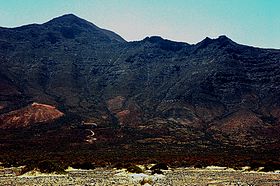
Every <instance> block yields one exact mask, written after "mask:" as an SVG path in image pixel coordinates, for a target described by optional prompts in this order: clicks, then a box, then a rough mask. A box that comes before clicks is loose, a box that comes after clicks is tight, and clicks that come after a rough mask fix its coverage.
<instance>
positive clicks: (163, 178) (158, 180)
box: [0, 168, 280, 186]
mask: <svg viewBox="0 0 280 186" xmlns="http://www.w3.org/2000/svg"><path fill="white" fill-rule="evenodd" d="M163 172H164V174H163V175H162V174H155V175H151V172H149V171H145V173H141V174H133V173H128V172H127V171H126V170H124V169H120V170H117V169H112V168H96V169H94V170H75V169H71V170H67V173H66V174H61V175H55V174H40V173H37V172H34V171H33V172H29V173H26V174H24V175H21V176H16V175H15V174H14V173H13V172H12V171H11V170H10V169H5V170H4V169H2V170H1V174H0V185H102V186H103V185H146V186H148V185H158V186H159V185H176V186H180V185H182V186H185V185H196V186H198V185H216V186H219V185H244V186H245V185H259V186H270V185H271V186H272V185H280V174H279V173H275V172H270V173H262V172H248V171H242V170H238V171H235V170H232V169H220V168H206V169H195V168H176V169H169V170H166V171H163Z"/></svg>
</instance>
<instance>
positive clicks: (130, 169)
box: [127, 165, 143, 174]
mask: <svg viewBox="0 0 280 186" xmlns="http://www.w3.org/2000/svg"><path fill="white" fill-rule="evenodd" d="M127 171H128V172H131V173H137V174H139V173H143V170H142V169H141V168H140V167H138V166H136V165H133V166H130V167H128V168H127Z"/></svg>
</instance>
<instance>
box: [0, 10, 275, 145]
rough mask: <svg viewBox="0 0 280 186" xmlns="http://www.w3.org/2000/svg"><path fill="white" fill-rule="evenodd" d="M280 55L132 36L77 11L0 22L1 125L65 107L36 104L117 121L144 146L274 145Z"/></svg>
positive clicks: (114, 124)
mask: <svg viewBox="0 0 280 186" xmlns="http://www.w3.org/2000/svg"><path fill="white" fill-rule="evenodd" d="M279 63H280V51H279V50H273V49H261V48H254V47H249V46H244V45H240V44H238V43H235V42H234V41H232V40H231V39H229V38H227V37H226V36H220V37H218V38H216V39H210V38H206V39H204V40H203V41H201V42H200V43H197V44H195V45H189V44H187V43H181V42H173V41H169V40H165V39H162V38H160V37H156V36H155V37H147V38H145V39H144V40H142V41H136V42H126V41H125V40H124V39H122V38H121V37H120V36H118V35H117V34H115V33H113V32H111V31H107V30H104V29H101V28H99V27H97V26H95V25H93V24H92V23H89V22H87V21H85V20H83V19H80V18H78V17H76V16H74V15H64V16H62V17H58V18H55V19H53V20H51V21H49V22H47V23H44V24H42V25H36V24H35V25H27V26H23V27H19V28H12V29H8V28H0V80H1V81H0V113H1V115H0V117H1V118H2V125H1V126H5V127H6V126H9V127H12V126H29V125H31V123H32V122H31V120H32V121H33V118H34V121H36V122H41V121H44V122H45V121H47V120H46V119H47V118H49V119H50V120H52V119H55V118H58V117H60V116H61V115H62V113H61V112H60V111H58V110H56V109H54V108H53V109H50V110H49V109H47V108H46V107H43V108H44V109H43V108H42V110H41V111H39V110H40V109H39V110H38V109H37V108H34V106H27V105H29V104H30V103H32V102H38V103H44V104H48V105H57V107H58V109H59V110H61V111H62V112H63V113H64V114H65V115H66V116H67V115H69V114H71V115H73V114H74V115H76V116H78V117H79V118H81V120H82V121H86V122H87V121H90V122H92V123H95V124H97V125H98V126H99V127H108V130H111V129H112V128H115V129H116V128H117V129H118V131H117V132H116V133H117V134H116V136H123V135H126V134H125V133H126V132H127V131H131V130H132V131H137V132H136V133H135V134H136V135H135V136H134V137H135V140H136V141H137V140H138V142H139V143H141V144H142V143H145V144H148V143H151V142H152V143H157V141H160V143H161V144H162V143H164V144H197V143H200V142H201V141H203V145H205V144H231V145H238V146H244V147H246V146H252V147H256V146H259V147H261V146H263V145H264V144H266V145H269V144H272V143H273V144H278V143H279V139H280V138H279V130H280V127H279V126H280V123H279V119H280V114H279V113H280V112H279V108H280V102H279V98H280V97H279V95H280V94H279V93H280V79H279V78H280V64H279ZM26 106H27V107H26ZM30 108H32V109H33V110H32V109H31V111H30ZM16 109H19V110H16ZM22 109H23V110H22ZM13 110H15V111H13ZM25 110H28V112H27V113H28V114H29V116H30V118H29V119H25V117H24V116H23V114H21V113H25ZM29 111H30V112H31V113H32V114H30V113H29ZM12 113H13V114H12ZM15 113H16V114H15ZM8 116H12V117H10V119H9V118H8ZM14 116H16V117H20V119H19V120H17V121H16V122H12V120H11V118H13V117H14ZM39 116H40V117H39ZM41 116H42V117H41ZM7 118H8V119H7ZM13 121H14V120H13ZM12 123H13V124H12ZM104 130H106V129H104ZM105 133H106V132H105ZM127 134H128V137H131V138H134V137H133V136H130V135H131V133H130V132H128V133H127ZM100 135H102V134H101V133H100ZM103 137H104V136H103ZM107 137H109V138H110V135H108V136H107ZM104 138H106V137H104ZM97 139H98V137H97ZM97 141H98V140H97ZM276 146H277V145H276Z"/></svg>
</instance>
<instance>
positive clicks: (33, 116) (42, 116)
mask: <svg viewBox="0 0 280 186" xmlns="http://www.w3.org/2000/svg"><path fill="white" fill-rule="evenodd" d="M63 115H64V114H63V113H62V112H60V111H59V110H57V109H56V108H55V107H54V106H51V105H46V104H39V103H33V104H31V105H29V106H27V107H24V108H21V109H18V110H14V111H11V112H9V113H5V114H2V115H0V128H18V127H27V126H31V125H32V124H34V123H47V122H50V121H53V120H56V119H58V118H60V117H62V116H63Z"/></svg>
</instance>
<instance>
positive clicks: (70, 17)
mask: <svg viewBox="0 0 280 186" xmlns="http://www.w3.org/2000/svg"><path fill="white" fill-rule="evenodd" d="M45 24H47V25H51V24H55V25H64V26H65V25H68V26H71V25H73V24H78V25H80V26H83V27H89V26H94V27H96V28H97V26H95V25H94V24H92V23H90V22H88V21H86V20H84V19H82V18H80V17H78V16H76V15H74V14H65V15H62V16H59V17H56V18H54V19H52V20H50V21H48V22H46V23H45Z"/></svg>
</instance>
